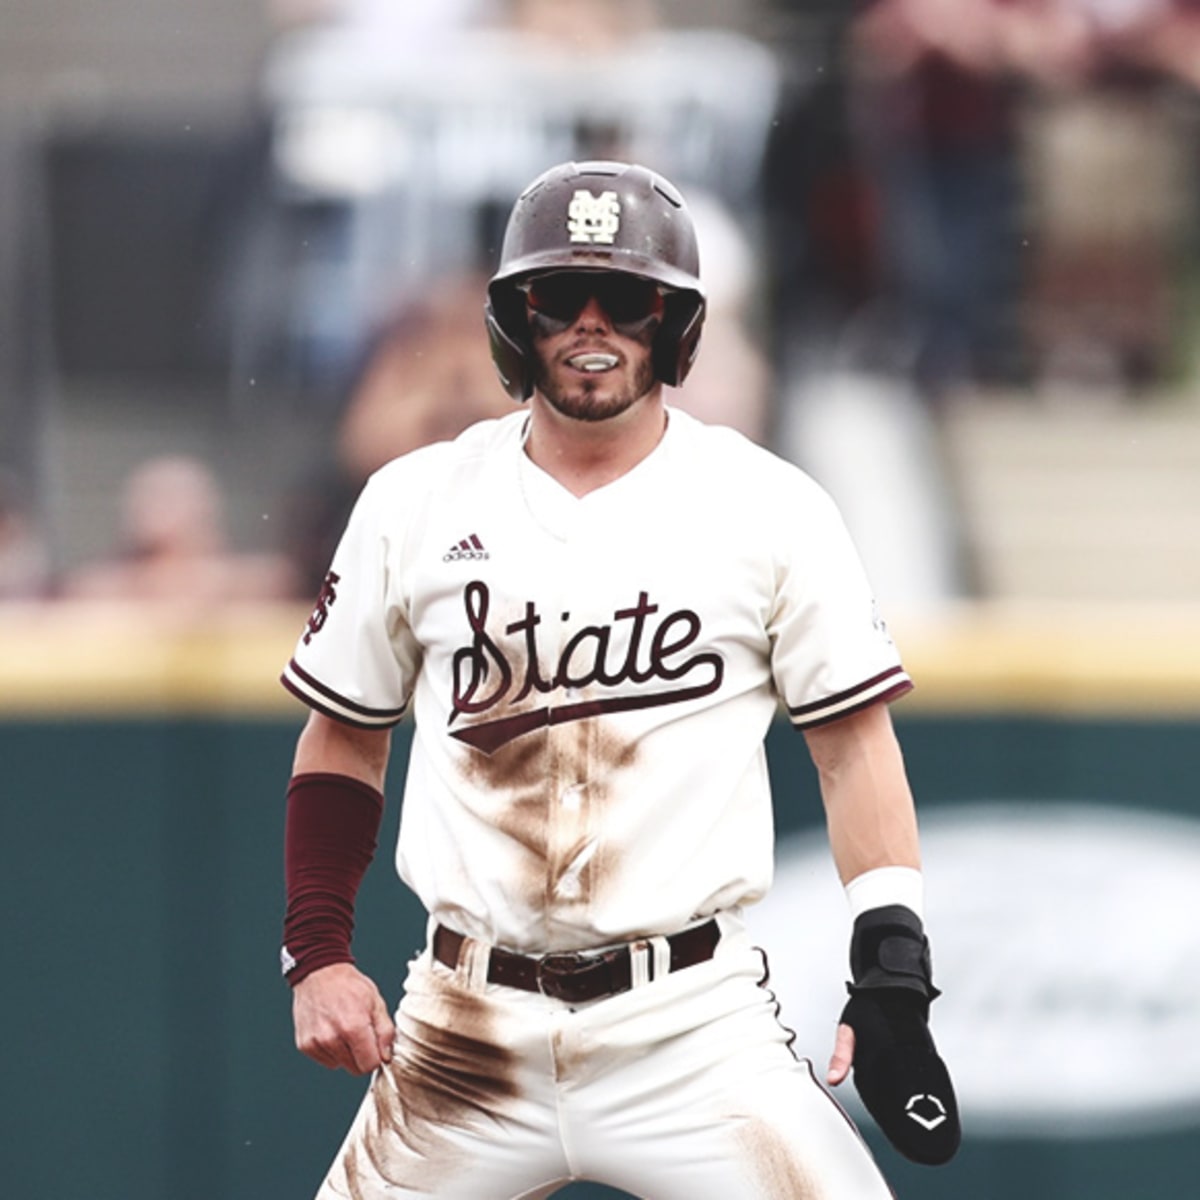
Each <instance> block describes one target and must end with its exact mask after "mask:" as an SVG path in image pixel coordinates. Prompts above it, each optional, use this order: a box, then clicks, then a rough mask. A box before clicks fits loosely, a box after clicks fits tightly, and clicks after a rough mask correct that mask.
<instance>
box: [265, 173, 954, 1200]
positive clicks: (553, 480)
mask: <svg viewBox="0 0 1200 1200" xmlns="http://www.w3.org/2000/svg"><path fill="white" fill-rule="evenodd" d="M704 312H705V299H704V291H703V288H702V286H701V283H700V279H699V265H698V254H697V247H696V239H695V234H694V230H693V226H692V223H691V220H690V218H689V216H688V211H687V208H686V206H685V203H684V200H683V198H682V197H681V195H680V194H679V192H678V191H677V190H676V189H675V188H674V187H673V186H672V185H671V184H670V183H668V182H667V181H666V180H664V179H663V178H661V177H660V176H658V175H656V174H654V173H653V172H651V171H649V170H646V169H645V168H643V167H639V166H629V165H625V164H620V163H609V162H592V163H582V164H566V165H563V166H559V167H555V168H554V169H552V170H550V171H548V172H546V173H545V174H544V175H542V176H541V177H540V178H538V179H537V180H536V181H534V182H533V183H532V184H531V185H530V186H529V188H528V189H527V190H526V191H525V192H524V193H523V194H522V195H521V196H520V198H519V199H518V200H517V202H516V205H515V207H514V209H513V212H512V215H511V217H510V220H509V224H508V227H507V231H506V235H505V240H504V244H503V249H502V252H501V262H500V267H499V270H498V272H497V273H496V275H495V276H494V277H493V278H492V280H491V282H490V284H489V286H488V294H487V300H486V306H485V317H486V324H487V331H488V334H489V337H490V340H491V348H492V354H493V357H494V360H495V363H496V366H497V368H498V371H499V374H500V378H501V380H502V382H503V384H504V387H505V388H506V389H507V390H508V392H509V394H510V395H511V396H512V397H513V398H514V400H516V401H518V402H520V403H521V404H522V405H525V407H522V408H520V409H518V410H516V411H514V412H513V413H512V414H511V415H509V416H507V417H504V418H501V419H499V420H494V421H485V422H483V423H481V424H478V425H475V426H473V427H472V428H470V429H468V430H467V431H466V432H465V433H464V434H462V435H461V436H460V437H458V438H457V439H456V440H454V441H452V442H446V443H441V444H437V445H432V446H428V447H425V448H422V449H419V450H416V451H414V452H412V453H410V454H407V455H405V456H404V457H402V458H399V459H397V460H395V461H393V462H392V463H390V464H389V465H387V466H385V467H384V468H382V469H381V470H380V471H378V472H377V473H376V474H375V475H374V476H373V477H372V478H371V479H370V481H369V482H368V483H367V485H366V487H365V489H364V490H363V493H362V495H361V497H360V499H359V501H358V503H357V506H356V508H355V510H354V513H353V515H352V516H351V518H350V520H349V523H348V526H347V528H346V530H345V532H344V535H343V538H342V541H341V543H340V545H339V548H338V550H337V552H336V554H335V556H334V559H333V562H332V565H331V567H330V570H329V573H328V575H327V576H326V579H325V584H324V587H323V589H322V590H321V594H320V596H319V598H318V600H317V603H316V607H315V608H314V610H313V613H312V615H311V617H310V618H309V620H308V623H307V626H306V628H305V629H304V630H303V633H302V635H301V637H300V639H299V642H298V643H297V646H296V650H295V654H294V657H293V658H292V659H291V661H290V662H289V663H288V665H287V667H286V669H285V672H284V676H283V679H284V683H285V684H286V686H287V687H288V688H289V689H290V690H291V691H292V692H294V693H295V694H296V695H297V696H298V697H299V698H300V699H301V700H303V701H304V702H305V703H306V704H308V705H309V706H310V707H311V709H312V712H311V714H310V716H309V719H308V722H307V724H306V726H305V728H304V731H303V733H302V734H301V736H300V739H299V743H298V746H297V750H296V756H295V762H294V774H293V776H292V779H291V782H290V786H289V789H288V798H287V826H286V882H287V911H286V916H285V927H284V947H283V952H282V959H283V970H284V973H285V975H286V977H287V979H288V981H289V982H290V983H291V984H292V986H293V989H294V991H293V1007H294V1020H295V1032H296V1042H297V1045H298V1046H299V1048H300V1049H301V1050H302V1051H303V1052H304V1053H306V1054H308V1055H309V1056H311V1057H312V1058H314V1059H315V1060H316V1061H317V1062H319V1063H321V1064H323V1065H325V1066H327V1067H334V1068H336V1067H342V1068H345V1069H346V1070H348V1071H351V1072H355V1073H360V1074H366V1073H371V1074H372V1078H371V1081H370V1085H369V1089H368V1091H367V1094H366V1096H365V1098H364V1100H363V1103H362V1107H361V1109H360V1111H359V1113H358V1115H357V1117H356V1119H355V1120H354V1122H353V1125H352V1127H351V1129H350V1131H349V1133H348V1135H347V1137H346V1140H345V1142H344V1144H343V1146H342V1148H341V1149H340V1151H339V1152H338V1154H337V1156H336V1158H335V1161H334V1162H333V1165H332V1167H331V1169H330V1171H329V1174H328V1176H327V1178H326V1179H325V1181H324V1184H323V1185H322V1187H321V1189H320V1192H319V1197H320V1200H333V1198H334V1197H352V1198H353V1200H385V1198H388V1200H392V1198H397V1197H415V1196H430V1195H436V1196H438V1197H440V1198H441V1200H479V1198H481V1197H483V1198H502V1200H515V1198H517V1197H523V1198H529V1197H544V1196H549V1195H551V1194H553V1192H554V1191H555V1190H557V1189H558V1188H559V1187H561V1186H562V1185H563V1184H565V1183H566V1182H567V1181H569V1180H572V1179H591V1180H596V1181H599V1182H602V1183H606V1184H608V1185H610V1186H613V1187H617V1188H622V1189H624V1190H625V1191H627V1192H630V1193H632V1194H634V1195H637V1196H644V1197H652V1198H654V1200H698V1198H699V1200H706V1198H712V1200H766V1198H767V1197H774V1198H778V1197H800V1196H811V1197H816V1196H820V1197H821V1198H822V1200H874V1198H883V1197H886V1196H888V1195H889V1194H890V1193H889V1190H888V1187H887V1185H886V1184H885V1182H884V1180H883V1178H882V1176H881V1174H880V1172H879V1169H878V1167H877V1166H876V1164H875V1162H874V1160H873V1158H872V1157H871V1155H870V1153H869V1152H868V1151H867V1149H866V1148H865V1146H864V1144H863V1142H862V1141H861V1139H860V1137H859V1135H858V1133H857V1132H856V1130H855V1129H854V1127H853V1126H852V1125H851V1123H850V1122H849V1120H848V1119H847V1118H846V1116H845V1114H844V1113H843V1111H842V1110H841V1108H840V1107H839V1106H838V1105H837V1104H836V1102H835V1101H834V1100H833V1099H832V1098H831V1095H830V1093H829V1092H827V1091H826V1090H825V1088H824V1087H823V1086H822V1084H821V1083H820V1082H818V1081H817V1079H816V1078H815V1077H814V1071H813V1068H812V1065H811V1063H810V1062H809V1061H808V1060H807V1059H804V1058H799V1057H797V1056H796V1055H795V1054H794V1053H793V1051H792V1046H791V1041H792V1035H791V1034H790V1033H789V1031H788V1030H787V1029H785V1028H783V1027H782V1026H781V1025H780V1024H779V1022H778V1020H777V1006H776V1003H775V1000H774V997H773V995H772V993H771V992H770V990H769V988H768V983H767V964H766V957H765V955H764V953H763V952H762V951H761V950H759V949H757V948H755V947H754V946H753V945H752V944H751V942H750V940H749V937H748V935H747V932H746V929H745V927H744V923H743V915H742V914H743V910H744V909H745V908H746V906H748V905H750V904H753V903H754V902H755V901H756V900H758V899H759V898H760V897H762V895H763V894H764V893H765V892H766V890H767V888H768V886H769V884H770V881H771V871H772V850H773V846H772V812H771V803H772V802H771V796H770V792H769V788H768V781H767V769H766V763H765V758H764V749H763V740H764V736H765V734H766V732H767V730H768V727H769V726H770V724H771V722H772V720H773V719H774V718H775V717H776V715H777V713H778V712H779V711H780V706H782V709H783V710H784V711H785V712H786V713H787V716H788V718H789V719H790V720H791V722H792V724H793V725H794V726H795V727H796V728H797V729H798V730H800V731H801V732H802V733H803V734H804V736H805V738H806V739H807V743H808V746H809V749H810V751H811V754H812V757H813V759H814V761H815V764H816V767H817V770H818V776H819V781H820V788H821V794H822V798H823V801H824V806H825V809H826V813H827V819H828V828H829V836H830V841H831V846H832V852H833V857H834V859H835V862H836V865H837V869H838V871H839V873H840V875H841V878H842V880H843V881H844V883H845V885H846V891H847V895H848V900H849V912H850V916H851V918H852V919H853V931H852V936H851V945H850V967H851V982H850V984H849V992H850V998H849V1001H848V1003H847V1005H846V1007H845V1009H844V1011H843V1013H842V1017H841V1023H840V1025H839V1026H838V1029H837V1034H836V1041H835V1048H834V1050H833V1055H832V1059H831V1062H830V1065H829V1068H828V1071H827V1075H826V1082H828V1083H829V1084H837V1083H839V1082H840V1081H841V1080H843V1079H844V1078H845V1077H846V1076H847V1074H848V1072H849V1071H850V1069H851V1065H852V1064H853V1069H854V1078H855V1082H856V1085H857V1087H858V1089H859V1091H860V1093H861V1095H862V1097H863V1099H864V1101H865V1103H866V1105H867V1107H868V1109H869V1110H870V1111H871V1113H872V1114H873V1115H874V1117H875V1118H876V1120H877V1121H878V1122H879V1124H880V1126H881V1128H882V1129H883V1131H884V1132H885V1133H886V1134H887V1136H888V1137H889V1138H890V1139H891V1141H892V1142H893V1143H894V1144H895V1146H896V1147H897V1148H898V1149H899V1150H900V1151H901V1152H903V1153H904V1154H906V1155H908V1156H909V1157H911V1158H913V1159H916V1160H917V1161H922V1162H927V1163H939V1162H943V1161H945V1160H946V1159H948V1158H949V1157H950V1156H951V1155H952V1154H953V1153H954V1151H955V1149H956V1147H957V1144H958V1137H959V1133H958V1128H959V1126H958V1114H957V1108H956V1105H955V1100H954V1095H953V1090H952V1087H951V1083H950V1079H949V1077H948V1074H947V1072H946V1068H945V1067H944V1065H943V1063H942V1061H941V1059H940V1058H939V1056H938V1054H937V1051H936V1049H935V1048H934V1045H933V1042H932V1040H931V1038H930V1033H929V1027H928V1014H929V1003H930V1001H931V1000H932V999H933V998H934V997H935V996H936V995H937V991H936V989H935V988H934V986H933V982H932V979H931V974H930V960H929V951H928V944H927V942H926V939H925V935H924V931H923V928H922V922H921V910H922V879H921V874H920V865H919V856H918V837H917V828H916V820H915V816H914V811H913V803H912V798H911V794H910V790H909V786H908V783H907V781H906V778H905V772H904V768H903V765H902V760H901V755H900V752H899V749H898V746H897V742H896V739H895V736H894V734H893V731H892V727H891V723H890V719H889V714H888V707H887V702H888V701H890V700H893V699H895V698H896V697H898V696H900V695H902V694H903V693H905V692H906V691H908V690H909V688H910V687H911V684H910V681H909V678H908V676H907V675H906V673H905V671H904V668H903V666H902V665H901V662H900V660H899V657H898V655H897V651H896V648H895V646H894V645H893V643H892V641H891V640H890V638H889V637H888V634H887V632H886V629H885V627H884V624H883V622H882V621H881V620H880V618H879V616H878V614H877V612H876V610H875V606H874V604H873V601H872V597H871V591H870V588H869V586H868V583H867V580H866V578H865V576H864V572H863V569H862V567H861V566H860V563H859V560H858V557H857V555H856V553H855V550H854V548H853V547H852V545H851V542H850V539H849V537H848V535H847V533H846V530H845V528H844V526H843V524H842V522H841V520H840V518H839V515H838V513H837V511H836V509H835V507H834V505H833V503H832V502H831V501H830V499H829V498H828V496H827V495H826V494H825V493H824V492H823V491H821V489H820V488H819V487H818V486H817V485H816V484H815V483H814V482H813V481H812V480H811V479H809V478H808V477H807V476H805V475H804V474H803V473H802V472H801V471H799V470H798V469H796V468H795V467H793V466H791V465H790V464H787V463H785V462H783V461H782V460H780V459H778V458H776V457H774V456H773V455H771V454H770V453H768V452H767V451H765V450H763V449H761V448H759V447H757V446H755V445H754V444H752V443H751V442H749V441H747V440H746V439H744V438H742V437H741V436H740V435H738V434H736V433H734V432H732V431H730V430H727V429H722V428H718V427H710V426H706V425H703V424H701V423H699V422H698V421H696V420H694V419H692V418H690V417H688V416H686V415H685V414H683V413H682V412H680V411H678V410H676V409H673V408H671V407H669V406H667V405H666V403H665V402H664V397H663V386H664V385H669V386H675V385H678V384H679V383H680V382H682V380H683V379H684V377H685V376H686V374H687V373H688V369H689V367H690V366H691V364H692V361H693V359H694V358H695V355H696V351H697V347H698V343H699V339H700V333H701V327H702V325H703V322H704ZM410 710H411V712H412V714H413V717H414V721H415V731H414V735H413V743H412V750H411V754H410V757H409V761H408V764H407V779H406V783H405V789H404V800H403V807H402V809H401V821H400V836H399V844H398V847H397V851H396V865H397V869H398V871H399V874H400V876H401V878H402V879H403V880H404V881H405V882H406V883H407V884H408V885H409V886H410V887H411V888H412V889H413V890H414V891H415V892H416V894H417V895H418V896H419V897H420V899H421V900H422V902H423V903H424V905H425V907H426V908H427V909H428V912H429V925H428V941H427V944H426V945H425V947H424V949H423V950H422V951H421V952H420V953H419V954H418V955H417V956H416V957H415V958H414V959H413V961H412V962H411V963H410V964H409V971H408V976H407V979H406V982H405V987H404V996H403V998H402V1000H401V1001H400V1005H399V1008H398V1009H397V1011H396V1013H395V1017H394V1019H393V1017H392V1016H391V1015H389V1010H388V1007H387V1005H386V1004H385V1002H384V1000H383V999H382V997H381V996H380V993H379V991H378V990H377V988H376V986H375V985H374V983H372V981H371V980H370V979H368V978H366V977H365V976H364V975H363V974H361V973H360V972H359V971H358V969H357V968H356V966H355V965H354V960H353V957H352V955H351V927H352V920H353V913H354V901H355V895H356V891H357V888H358V885H359V882H360V880H361V878H362V875H363V872H364V871H365V870H366V868H367V866H368V864H369V863H370V861H371V859H372V856H373V853H374V851H375V848H376V837H377V833H378V830H379V827H380V819H381V813H382V810H383V805H384V799H383V795H382V788H383V783H384V772H385V767H386V764H387V760H388V749H389V737H390V731H391V729H392V727H393V726H395V725H396V723H397V722H398V721H400V720H401V719H402V718H403V717H404V716H405V715H406V714H407V713H409V711H410ZM788 799H789V801H792V802H795V801H794V798H791V797H789V798H788ZM804 917H805V914H804V913H797V914H796V919H797V925H798V933H797V936H799V937H802V936H803V923H804ZM831 1016H832V1014H831Z"/></svg>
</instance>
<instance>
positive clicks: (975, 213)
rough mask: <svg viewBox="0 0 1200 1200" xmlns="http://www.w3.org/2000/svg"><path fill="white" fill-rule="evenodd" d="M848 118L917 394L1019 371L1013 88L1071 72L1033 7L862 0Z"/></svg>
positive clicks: (1072, 51)
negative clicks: (871, 196)
mask: <svg viewBox="0 0 1200 1200" xmlns="http://www.w3.org/2000/svg"><path fill="white" fill-rule="evenodd" d="M849 49H850V59H849V70H850V81H851V87H852V92H851V98H850V104H851V121H852V129H853V134H854V136H855V137H856V144H857V148H858V150H859V152H860V154H861V155H862V160H861V161H862V163H863V166H864V168H865V170H866V173H867V175H868V178H869V179H870V180H871V181H872V183H873V185H874V187H875V189H876V191H877V195H878V209H877V214H878V220H879V226H878V245H877V252H878V255H879V261H880V266H881V281H880V282H881V290H882V299H883V311H884V312H885V313H887V314H888V315H889V317H890V318H891V320H892V323H891V324H889V327H888V329H887V331H886V332H887V333H888V335H889V341H890V342H891V343H892V344H896V345H898V346H899V347H900V349H899V357H900V361H901V362H903V363H905V365H907V366H908V367H909V369H910V371H911V374H912V377H913V378H914V380H915V381H916V382H917V384H918V385H919V386H921V387H922V388H923V389H924V390H925V391H926V392H927V393H930V394H933V395H935V396H936V395H939V394H941V393H942V392H944V391H945V390H946V389H947V388H951V387H953V386H954V385H956V384H959V383H963V382H971V381H979V380H982V381H985V382H987V381H992V380H995V379H1008V378H1012V377H1013V376H1014V375H1016V374H1018V373H1019V371H1020V366H1021V364H1020V345H1019V339H1018V330H1017V328H1016V326H1015V316H1016V313H1017V307H1018V299H1019V293H1020V285H1021V278H1020V274H1019V272H1020V267H1021V252H1020V250H1021V240H1020V229H1019V219H1020V215H1021V214H1020V202H1021V197H1020V164H1019V159H1018V156H1017V146H1018V132H1019V114H1020V109H1019V103H1018V102H1019V98H1020V91H1019V86H1018V85H1019V83H1020V81H1021V80H1023V79H1028V78H1030V77H1054V76H1058V75H1060V74H1066V73H1070V72H1072V71H1074V70H1077V69H1078V67H1077V60H1078V59H1079V57H1080V55H1081V48H1080V44H1079V38H1078V37H1077V36H1076V35H1075V34H1074V33H1073V30H1072V25H1071V23H1070V22H1067V21H1064V20H1061V19H1060V16H1059V14H1058V13H1057V12H1055V11H1053V10H1051V9H1048V8H1046V7H1045V5H1043V3H1042V0H871V2H869V3H867V4H865V5H864V6H863V7H862V9H861V12H860V13H859V15H858V17H857V18H856V20H855V22H854V24H853V26H852V29H851V36H850V45H849Z"/></svg>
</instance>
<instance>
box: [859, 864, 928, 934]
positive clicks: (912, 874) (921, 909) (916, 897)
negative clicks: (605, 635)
mask: <svg viewBox="0 0 1200 1200" xmlns="http://www.w3.org/2000/svg"><path fill="white" fill-rule="evenodd" d="M846 899H847V900H848V901H849V902H850V920H851V921H856V920H858V918H859V917H860V916H861V915H862V914H863V913H865V912H866V911H867V910H868V909H871V908H883V907H884V906H885V905H888V904H903V905H904V907H905V908H911V909H912V910H913V912H915V913H916V914H917V916H918V917H920V918H921V920H924V919H925V881H924V879H923V878H922V877H921V872H920V871H918V870H917V869H916V868H915V867H876V868H875V870H873V871H864V872H863V873H862V874H861V875H856V876H855V877H854V878H853V879H852V880H850V882H849V883H848V884H846Z"/></svg>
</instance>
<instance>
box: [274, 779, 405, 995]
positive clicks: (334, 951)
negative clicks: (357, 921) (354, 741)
mask: <svg viewBox="0 0 1200 1200" xmlns="http://www.w3.org/2000/svg"><path fill="white" fill-rule="evenodd" d="M382 820H383V796H382V794H381V793H380V792H379V791H378V790H377V789H376V788H373V787H371V786H370V785H369V784H367V783H363V782H362V781H361V780H357V779H352V778H350V777H349V776H347V775H336V774H324V773H311V774H303V775H296V776H293V778H292V781H291V783H290V784H289V786H288V794H287V823H286V826H285V830H284V876H285V881H286V884H287V911H286V913H285V915H284V920H283V947H282V949H281V950H280V965H281V966H282V968H283V974H284V977H285V978H286V979H287V981H288V983H290V984H292V985H293V986H295V985H296V984H297V983H299V982H300V980H302V979H304V978H306V977H307V976H309V975H311V974H312V973H313V972H314V971H316V970H318V969H319V968H320V967H327V966H330V965H331V964H333V963H338V962H353V961H354V956H353V955H352V954H351V953H350V940H351V937H352V935H353V932H354V902H355V898H356V897H357V895H358V887H359V884H360V883H361V882H362V878H363V876H364V875H365V874H366V871H367V867H368V866H370V864H371V860H372V858H373V857H374V855H375V847H376V839H377V837H378V835H379V827H380V824H381V823H382Z"/></svg>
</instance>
